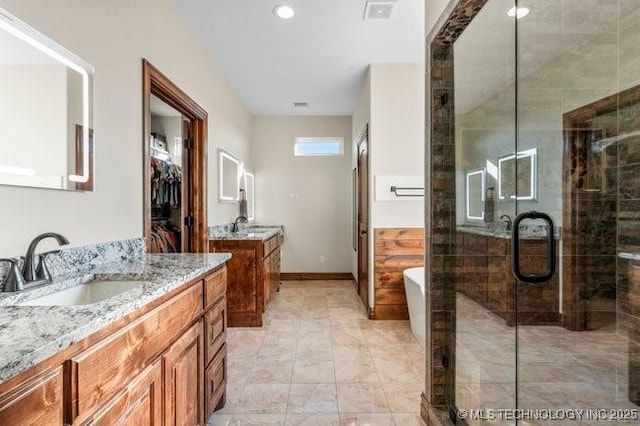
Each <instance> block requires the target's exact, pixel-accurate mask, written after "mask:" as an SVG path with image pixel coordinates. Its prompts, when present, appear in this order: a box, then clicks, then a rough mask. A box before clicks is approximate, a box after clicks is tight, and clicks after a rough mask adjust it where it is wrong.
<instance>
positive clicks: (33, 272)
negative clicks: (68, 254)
mask: <svg viewBox="0 0 640 426" xmlns="http://www.w3.org/2000/svg"><path fill="white" fill-rule="evenodd" d="M45 238H55V239H56V241H58V244H60V245H61V246H64V245H67V244H69V240H67V239H66V238H65V237H64V236H63V235H60V234H57V233H55V232H46V233H44V234H40V235H38V236H37V237H35V238H34V239H33V241H31V243H30V244H29V248H28V249H27V254H26V255H25V257H24V265H22V271H20V270H19V269H18V261H17V260H16V259H0V261H6V262H9V263H10V270H9V273H8V275H7V277H6V278H5V280H4V283H3V284H2V291H4V292H9V291H21V290H25V289H28V288H31V287H36V286H38V285H41V284H46V283H49V282H51V273H50V272H49V269H48V268H47V264H46V263H45V259H46V257H47V255H49V254H52V253H57V252H58V251H59V250H54V251H49V252H46V253H42V254H39V255H37V254H36V246H37V245H38V243H40V241H42V240H44V239H45Z"/></svg>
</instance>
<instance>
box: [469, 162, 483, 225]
mask: <svg viewBox="0 0 640 426" xmlns="http://www.w3.org/2000/svg"><path fill="white" fill-rule="evenodd" d="M485 175H486V171H485V169H484V168H482V169H476V170H472V171H469V172H467V173H466V174H465V200H466V202H465V204H466V219H468V220H484V193H485Z"/></svg>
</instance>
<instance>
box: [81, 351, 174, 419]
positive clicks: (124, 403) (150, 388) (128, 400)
mask: <svg viewBox="0 0 640 426" xmlns="http://www.w3.org/2000/svg"><path fill="white" fill-rule="evenodd" d="M85 424H86V425H92V426H111V425H123V426H124V425H140V426H143V425H160V424H162V360H161V359H158V360H156V361H155V362H154V363H153V364H151V365H150V366H149V367H147V368H146V369H145V370H144V371H143V372H142V373H140V374H139V375H138V377H136V378H135V379H134V380H133V381H132V382H131V383H129V384H127V386H126V387H125V389H124V390H123V391H122V393H120V394H119V395H118V396H116V397H115V398H113V399H112V400H111V401H110V402H109V403H108V404H107V405H106V406H105V407H103V408H102V409H100V411H98V413H96V414H95V415H94V416H92V417H91V418H90V419H89V420H87V422H86V423H85Z"/></svg>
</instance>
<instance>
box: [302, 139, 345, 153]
mask: <svg viewBox="0 0 640 426" xmlns="http://www.w3.org/2000/svg"><path fill="white" fill-rule="evenodd" d="M293 154H294V155H295V156H296V157H301V156H302V157H305V156H328V155H343V154H344V138H296V139H295V147H294V150H293Z"/></svg>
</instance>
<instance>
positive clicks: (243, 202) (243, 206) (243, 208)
mask: <svg viewBox="0 0 640 426" xmlns="http://www.w3.org/2000/svg"><path fill="white" fill-rule="evenodd" d="M238 216H240V217H244V218H245V219H248V218H249V216H248V215H247V191H245V190H244V189H240V211H239V212H238Z"/></svg>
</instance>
